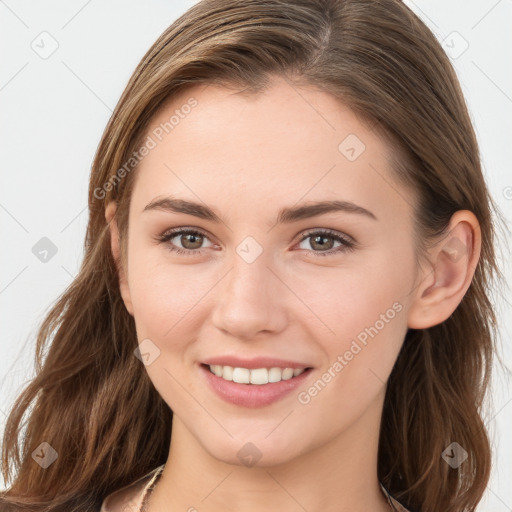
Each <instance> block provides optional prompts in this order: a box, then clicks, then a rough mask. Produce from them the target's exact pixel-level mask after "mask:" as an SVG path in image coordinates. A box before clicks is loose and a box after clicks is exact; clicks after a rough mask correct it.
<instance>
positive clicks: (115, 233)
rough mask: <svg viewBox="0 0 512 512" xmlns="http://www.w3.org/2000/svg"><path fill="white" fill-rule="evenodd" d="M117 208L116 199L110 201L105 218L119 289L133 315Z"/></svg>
mask: <svg viewBox="0 0 512 512" xmlns="http://www.w3.org/2000/svg"><path fill="white" fill-rule="evenodd" d="M116 209H117V204H116V203H115V202H114V201H111V202H110V203H108V205H107V207H106V208H105V220H106V221H107V224H108V226H109V230H110V248H111V251H112V256H113V258H114V261H115V262H116V267H117V271H118V280H119V290H120V292H121V296H122V298H123V302H124V305H125V306H126V309H127V310H128V312H129V313H130V315H132V316H133V305H132V302H131V297H130V288H129V286H128V280H127V278H126V273H125V269H124V266H123V264H122V261H121V251H120V239H119V230H118V226H117V220H116V217H115V214H116Z"/></svg>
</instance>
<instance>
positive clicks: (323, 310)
mask: <svg viewBox="0 0 512 512" xmlns="http://www.w3.org/2000/svg"><path fill="white" fill-rule="evenodd" d="M144 144H145V146H146V150H143V149H141V151H140V152H139V155H138V157H137V158H140V164H139V167H138V169H137V171H136V172H137V173H138V174H137V179H136V182H135V186H134V189H133V195H132V200H131V205H130V214H129V231H128V263H127V274H126V275H124V277H123V276H122V279H121V288H122V293H123V298H124V300H125V304H126V306H127V308H128V310H129V311H130V313H131V314H132V315H133V316H134V319H135V323H136V328H137V336H138V340H139V343H141V342H142V345H141V346H140V348H141V352H142V353H143V354H144V355H143V359H144V361H145V364H146V369H147V371H148V374H149V377H150V379H151V380H152V382H153V383H154V385H155V387H156V389H157V390H158V392H159V393H160V395H161V396H162V397H163V399H164V400H165V401H166V403H167V404H168V405H169V407H170V408H171V409H172V410H173V411H174V414H175V421H179V423H180V425H181V427H182V428H183V427H184V428H185V430H186V432H187V433H188V434H187V435H189V437H190V439H194V440H195V441H197V445H198V446H199V445H200V446H201V447H202V448H203V449H204V450H205V451H206V452H207V453H209V454H210V455H211V456H213V457H214V458H216V459H219V460H222V461H225V462H229V463H234V464H240V463H245V462H244V461H246V460H248V459H247V456H249V459H250V458H251V457H252V459H251V460H253V461H254V462H257V460H258V459H260V458H261V462H260V464H262V465H265V464H277V463H280V462H286V461H288V460H291V459H294V458H296V457H298V456H300V455H303V454H306V453H308V452H310V451H312V450H313V449H315V448H318V447H320V446H322V445H325V444H326V443H330V442H333V441H335V440H336V439H339V436H342V435H343V434H344V433H348V432H354V431H355V430H357V431H358V432H359V434H361V433H363V434H361V435H365V434H364V432H365V430H364V429H365V428H367V430H369V429H368V427H367V425H368V424H369V420H368V418H374V419H375V418H380V414H381V409H382V401H383V398H384V392H385V386H386V382H387V379H388V376H389V374H390V372H391V370H392V367H393V364H394V362H395V360H396V357H397V355H398V352H399V350H400V347H401V345H402V342H403V339H404V336H405V334H406V332H407V328H408V311H409V308H410V305H411V301H412V299H413V293H412V292H413V291H414V287H415V279H416V267H415V262H414V261H415V260H414V250H413V249H414V247H413V232H412V226H413V224H412V220H413V218H412V205H413V204H414V201H415V199H414V198H413V195H412V194H411V192H409V191H407V190H406V189H405V188H403V187H402V186H400V185H399V184H398V183H397V182H395V181H394V180H393V178H392V176H391V172H390V168H389V164H388V155H389V151H390V148H389V147H387V146H386V145H385V144H384V142H383V141H381V140H380V139H379V138H378V136H377V135H376V133H374V132H373V131H372V130H371V129H369V128H368V127H367V126H366V125H363V124H362V123H361V122H360V121H359V120H358V119H357V118H356V117H355V115H354V114H353V113H352V112H351V111H350V110H348V109H347V108H346V107H345V106H344V105H342V104H340V103H339V102H337V101H336V100H335V99H334V98H333V97H331V96H330V95H328V94H326V93H323V92H318V91H315V90H313V89H299V88H296V87H291V86H290V85H288V84H287V83H286V82H284V81H275V82H274V84H273V86H272V87H271V88H269V89H267V90H266V91H265V92H264V93H263V94H261V95H259V96H242V95H239V94H235V93H234V92H233V91H232V90H228V89H225V88H220V87H216V86H213V85H210V86H208V87H205V86H198V87H195V88H193V89H189V90H187V91H184V92H182V93H181V95H180V96H179V97H176V98H174V100H173V102H172V103H170V104H167V105H166V106H165V107H164V108H163V109H162V110H161V111H160V112H159V114H158V115H157V117H156V118H155V119H154V120H153V122H152V124H151V126H150V128H149V130H148V132H147V134H146V139H145V140H144ZM333 201H337V202H338V208H336V209H334V208H327V207H318V208H316V209H315V208H311V207H312V205H314V204H316V203H324V202H333ZM189 203H194V205H190V204H189ZM332 204H334V203H331V205H332ZM309 208H311V209H309ZM180 210H181V211H180ZM282 211H285V212H287V213H285V214H284V215H280V214H281V212H282ZM281 217H282V218H281ZM182 229H186V230H190V231H193V234H190V233H179V231H180V230H182ZM171 230H172V231H174V233H173V234H169V232H170V231H171ZM164 235H169V236H167V239H166V240H165V239H164V241H161V240H160V238H162V237H164ZM338 237H339V238H338ZM347 244H349V245H347ZM350 244H352V245H350ZM178 250H179V251H181V252H177V251H178ZM125 278H126V279H125ZM233 358H238V359H239V360H233ZM257 358H268V359H269V360H260V361H258V360H256V359H257ZM212 360H214V362H217V363H219V365H221V368H220V369H219V368H217V371H218V373H219V374H220V373H221V372H222V375H223V376H226V378H227V379H229V377H230V376H231V373H233V375H235V374H236V379H237V380H240V381H242V382H243V381H244V379H246V378H248V379H249V380H250V379H251V378H252V379H253V381H254V382H265V379H266V378H267V379H268V377H269V375H270V376H271V379H272V380H277V379H279V378H282V377H283V376H284V377H287V376H289V373H290V371H289V370H285V371H284V372H279V371H278V370H271V371H270V372H269V371H267V372H265V370H258V371H257V372H252V371H251V372H249V371H248V370H249V369H251V368H253V369H261V368H267V369H269V368H285V367H292V368H296V369H298V370H300V369H303V368H310V369H308V370H306V371H304V372H303V373H302V374H301V375H298V376H294V377H292V378H291V379H286V380H284V381H282V382H280V383H279V382H271V383H268V384H246V383H236V382H235V383H233V382H232V381H231V382H229V381H228V380H224V378H223V377H222V376H220V375H214V374H213V373H211V372H210V370H209V369H208V368H207V367H206V366H204V363H205V362H207V361H208V362H210V361H212ZM272 360H274V361H272ZM223 362H224V363H225V364H224V365H222V363H223ZM222 366H231V367H233V368H234V367H239V368H241V370H234V372H231V371H230V369H229V368H222ZM214 370H215V368H214ZM296 373H298V372H296ZM287 374H288V375H287ZM259 379H262V380H259ZM295 379H297V380H295ZM365 426H366V427H365ZM371 429H372V430H371V431H369V432H368V435H372V436H376V435H377V434H378V432H375V424H374V423H373V424H372V426H371ZM347 435H348V434H347ZM173 436H174V431H173ZM247 443H252V444H247Z"/></svg>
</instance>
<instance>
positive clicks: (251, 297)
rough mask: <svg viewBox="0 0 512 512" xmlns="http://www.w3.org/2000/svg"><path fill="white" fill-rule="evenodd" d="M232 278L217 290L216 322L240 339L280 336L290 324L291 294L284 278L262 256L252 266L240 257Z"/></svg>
mask: <svg viewBox="0 0 512 512" xmlns="http://www.w3.org/2000/svg"><path fill="white" fill-rule="evenodd" d="M232 262H233V264H232V266H231V268H230V270H229V271H228V274H227V275H226V276H225V277H224V279H223V280H222V281H221V282H220V283H219V284H218V286H217V287H216V297H215V308H214V311H213V314H212V322H213V324H214V325H215V327H217V328H218V329H220V330H222V331H223V332H224V333H227V334H229V335H231V336H233V337H236V338H237V339H244V340H251V339H253V338H255V337H257V335H258V334H259V333H264V334H266V335H269V334H277V333H279V332H281V331H282V330H283V329H284V328H285V326H286V323H287V301H288V300H289V299H290V295H293V294H291V293H290V291H289V290H288V289H287V287H286V285H285V284H284V283H283V281H284V280H283V278H282V277H281V276H278V275H276V274H277V272H276V271H275V270H274V269H272V268H271V267H269V265H268V263H269V262H268V259H267V258H265V257H264V255H263V254H262V255H260V256H259V257H258V258H257V259H256V260H255V261H253V262H251V263H249V262H247V261H245V260H244V259H243V258H242V257H240V256H239V255H238V254H237V253H235V254H234V257H233V259H232Z"/></svg>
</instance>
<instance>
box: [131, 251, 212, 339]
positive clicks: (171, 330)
mask: <svg viewBox="0 0 512 512" xmlns="http://www.w3.org/2000/svg"><path fill="white" fill-rule="evenodd" d="M205 268H206V267H205ZM128 272H129V273H128V276H129V278H128V283H129V288H130V298H131V302H132V305H133V312H134V319H135V323H136V326H137V333H138V335H139V338H140V337H141V336H143V337H150V338H151V337H153V338H155V340H160V342H163V341H164V340H165V341H166V342H167V341H169V340H175V339H186V332H187V331H188V332H190V329H191V325H192V324H191V322H192V321H193V322H194V323H196V322H197V318H196V317H197V312H198V311H199V309H197V308H196V306H197V305H198V304H199V303H200V302H201V300H202V299H204V296H205V295H206V294H207V292H208V290H209V289H211V288H212V286H213V285H214V284H215V279H214V278H215V275H212V272H211V271H210V272H209V273H207V275H202V272H201V270H200V269H199V266H198V265H177V264H173V263H171V262H170V261H168V260H167V259H166V254H165V249H163V248H162V249H161V250H160V249H155V248H152V249H150V250H146V251H144V250H142V249H136V248H134V250H133V251H132V253H131V254H130V258H129V269H128ZM208 275H209V276H210V281H208Z"/></svg>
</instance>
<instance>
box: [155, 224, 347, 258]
mask: <svg viewBox="0 0 512 512" xmlns="http://www.w3.org/2000/svg"><path fill="white" fill-rule="evenodd" d="M186 234H192V235H201V236H202V237H204V238H208V237H207V235H206V234H205V233H203V232H202V231H199V230H197V229H188V228H177V229H175V230H171V231H167V232H166V233H164V234H162V235H160V236H158V237H157V240H158V241H159V242H161V243H167V242H169V240H171V239H172V238H175V237H176V236H178V235H186ZM313 235H321V236H323V235H327V236H328V237H331V238H334V239H335V240H336V241H337V242H341V243H342V245H341V246H340V247H337V248H335V249H330V250H328V251H309V252H312V253H314V254H315V256H332V255H334V254H339V253H342V252H346V251H353V250H354V249H355V246H356V244H355V242H354V241H352V240H350V239H349V238H348V237H344V236H341V235H339V234H337V233H336V232H335V231H332V230H330V229H324V230H311V231H308V232H307V233H305V234H304V236H303V237H302V238H301V239H300V240H299V242H298V243H299V244H300V243H301V242H303V241H304V240H306V239H307V238H309V237H311V236H313ZM168 248H169V250H170V251H171V252H176V253H177V254H183V255H185V256H198V255H200V254H201V253H202V252H203V249H181V248H180V247H176V246H174V245H172V244H169V247H168Z"/></svg>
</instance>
